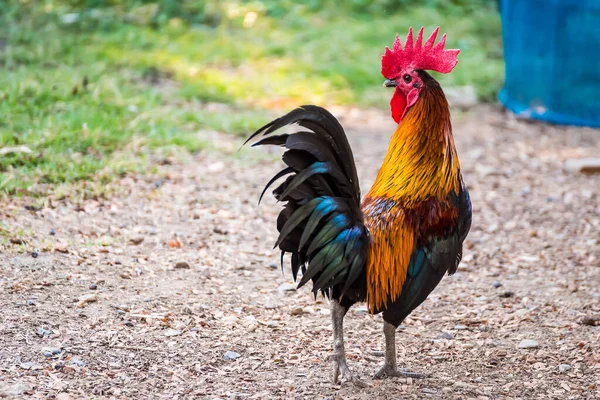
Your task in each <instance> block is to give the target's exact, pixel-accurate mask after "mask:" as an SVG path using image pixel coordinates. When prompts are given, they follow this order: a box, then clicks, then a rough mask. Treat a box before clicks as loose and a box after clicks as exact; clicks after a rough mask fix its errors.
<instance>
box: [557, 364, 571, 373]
mask: <svg viewBox="0 0 600 400" xmlns="http://www.w3.org/2000/svg"><path fill="white" fill-rule="evenodd" d="M558 370H559V371H560V373H561V374H566V373H567V372H569V371H570V370H571V366H570V365H569V364H560V365H559V366H558Z"/></svg>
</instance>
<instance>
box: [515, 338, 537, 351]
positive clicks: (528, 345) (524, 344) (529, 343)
mask: <svg viewBox="0 0 600 400" xmlns="http://www.w3.org/2000/svg"><path fill="white" fill-rule="evenodd" d="M537 347H538V342H537V341H536V340H532V339H523V340H521V343H519V348H520V349H535V348H537Z"/></svg>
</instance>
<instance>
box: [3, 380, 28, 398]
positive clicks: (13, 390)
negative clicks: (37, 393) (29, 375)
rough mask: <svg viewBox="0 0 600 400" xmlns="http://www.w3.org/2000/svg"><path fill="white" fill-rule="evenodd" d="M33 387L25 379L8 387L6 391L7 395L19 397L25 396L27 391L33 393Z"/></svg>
mask: <svg viewBox="0 0 600 400" xmlns="http://www.w3.org/2000/svg"><path fill="white" fill-rule="evenodd" d="M32 390H33V389H32V387H31V386H30V385H29V384H28V383H25V382H23V381H17V382H15V384H14V385H12V386H10V387H8V389H7V390H5V391H4V393H5V394H6V395H8V396H9V397H17V396H23V395H24V394H26V393H31V391H32Z"/></svg>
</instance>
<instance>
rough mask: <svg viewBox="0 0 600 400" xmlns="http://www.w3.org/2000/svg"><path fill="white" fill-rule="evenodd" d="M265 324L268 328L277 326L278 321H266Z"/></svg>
mask: <svg viewBox="0 0 600 400" xmlns="http://www.w3.org/2000/svg"><path fill="white" fill-rule="evenodd" d="M266 325H267V326H268V327H269V328H277V327H278V326H279V323H278V322H277V321H267V323H266Z"/></svg>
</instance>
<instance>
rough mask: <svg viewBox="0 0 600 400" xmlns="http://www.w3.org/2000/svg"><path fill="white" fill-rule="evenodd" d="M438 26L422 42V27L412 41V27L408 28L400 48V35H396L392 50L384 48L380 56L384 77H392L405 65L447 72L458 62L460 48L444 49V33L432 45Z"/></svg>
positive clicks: (404, 67) (405, 66)
mask: <svg viewBox="0 0 600 400" xmlns="http://www.w3.org/2000/svg"><path fill="white" fill-rule="evenodd" d="M439 30H440V27H439V26H438V27H437V28H435V30H434V31H433V33H432V34H431V36H429V39H427V41H426V42H425V44H423V27H421V29H419V35H418V36H417V42H416V43H413V30H412V27H411V28H409V29H408V35H406V43H405V44H404V48H402V43H401V42H400V36H398V35H396V40H395V41H394V47H393V50H390V49H389V48H388V47H386V48H385V54H384V55H383V57H381V73H382V75H383V76H385V77H386V78H390V79H391V78H394V75H395V74H397V73H398V71H399V70H404V69H406V68H407V67H412V69H427V70H432V71H437V72H441V73H443V74H447V73H448V72H450V71H452V69H453V68H454V67H455V66H456V63H458V59H457V58H456V57H457V56H458V53H459V52H460V50H458V49H457V50H444V45H445V44H446V34H445V33H444V34H443V35H442V39H441V40H440V41H439V42H438V44H436V45H434V44H433V43H434V42H435V38H436V36H437V34H438V31H439Z"/></svg>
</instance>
